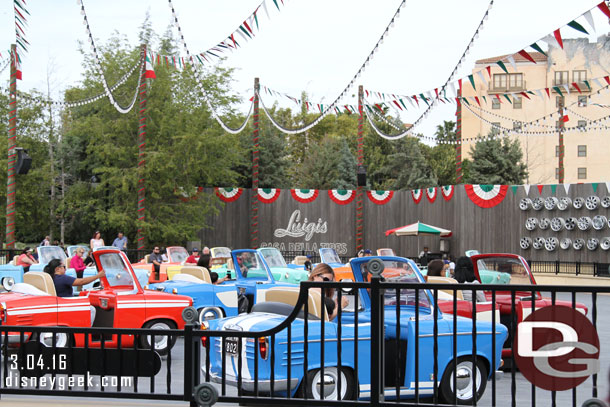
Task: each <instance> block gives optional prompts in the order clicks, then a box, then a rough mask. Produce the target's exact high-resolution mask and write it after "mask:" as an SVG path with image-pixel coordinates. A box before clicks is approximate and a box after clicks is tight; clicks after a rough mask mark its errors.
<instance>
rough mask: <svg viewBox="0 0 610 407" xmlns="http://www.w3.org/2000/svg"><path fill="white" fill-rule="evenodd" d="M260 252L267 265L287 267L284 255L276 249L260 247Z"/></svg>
mask: <svg viewBox="0 0 610 407" xmlns="http://www.w3.org/2000/svg"><path fill="white" fill-rule="evenodd" d="M260 253H261V254H262V255H263V258H264V259H265V261H266V262H267V265H268V266H269V267H288V266H287V265H286V261H285V260H284V256H282V253H280V251H279V250H278V249H275V248H273V249H261V251H260Z"/></svg>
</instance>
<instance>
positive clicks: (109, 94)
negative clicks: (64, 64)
mask: <svg viewBox="0 0 610 407" xmlns="http://www.w3.org/2000/svg"><path fill="white" fill-rule="evenodd" d="M76 1H77V4H79V5H80V6H81V14H82V15H83V23H84V25H85V31H86V32H87V36H88V39H89V45H90V47H91V51H92V52H93V57H94V59H95V68H96V70H97V73H98V75H100V77H101V78H102V85H103V86H104V92H105V94H106V96H107V97H108V100H110V104H112V106H114V108H115V109H116V110H117V111H118V112H119V113H122V114H126V113H129V112H130V111H131V109H132V108H133V107H134V106H135V104H136V100H137V99H138V89H140V84H141V83H142V73H143V72H144V71H143V70H144V63H143V61H141V62H140V74H139V75H138V84H137V86H136V89H135V92H134V95H133V98H132V100H131V103H130V104H129V105H128V106H127V107H123V106H121V105H120V104H119V103H118V102H117V101H116V100H115V98H114V95H113V94H112V91H111V90H110V87H109V86H108V82H107V81H106V76H105V75H104V70H103V68H102V62H101V61H100V57H99V55H98V53H97V48H96V46H95V41H94V40H93V35H92V34H91V28H90V27H89V20H88V19H87V13H86V12H85V4H84V3H83V0H76Z"/></svg>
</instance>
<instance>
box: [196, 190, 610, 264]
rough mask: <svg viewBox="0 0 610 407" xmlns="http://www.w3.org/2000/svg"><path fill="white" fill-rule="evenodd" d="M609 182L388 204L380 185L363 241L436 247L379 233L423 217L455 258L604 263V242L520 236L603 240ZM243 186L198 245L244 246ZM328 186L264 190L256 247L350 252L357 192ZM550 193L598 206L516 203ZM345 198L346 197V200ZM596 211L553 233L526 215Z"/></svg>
mask: <svg viewBox="0 0 610 407" xmlns="http://www.w3.org/2000/svg"><path fill="white" fill-rule="evenodd" d="M608 184H610V183H599V184H574V185H568V186H567V187H566V186H564V185H556V186H551V185H544V186H537V185H532V186H530V187H529V188H528V187H526V186H523V185H519V186H501V187H500V186H496V187H495V188H494V189H492V190H490V191H488V189H489V187H486V186H474V187H473V188H471V187H470V186H464V185H457V186H453V187H444V188H435V189H428V190H418V191H393V193H392V194H393V195H392V196H391V198H390V199H389V200H388V199H387V194H386V201H387V202H384V201H383V199H382V198H383V195H381V192H383V191H377V192H376V193H375V194H373V195H374V196H373V198H371V197H369V196H368V195H367V196H365V199H364V200H365V202H364V209H365V210H364V225H365V228H364V247H365V248H368V249H371V250H373V251H374V250H376V249H378V248H383V247H389V248H392V249H394V251H395V252H396V253H397V254H399V255H402V256H416V255H417V252H418V250H422V249H423V247H424V246H428V247H429V248H430V251H431V252H436V253H438V252H440V251H441V239H440V238H439V237H436V236H419V237H396V236H388V237H386V236H385V233H384V232H385V231H386V230H388V229H391V228H395V227H398V226H403V225H407V224H410V223H414V222H417V221H421V222H424V223H428V224H431V225H434V226H439V227H442V228H445V229H450V230H451V231H453V235H452V236H451V237H449V238H446V239H443V240H446V241H447V242H446V243H443V244H445V245H448V246H446V248H447V249H448V252H449V254H450V255H452V256H454V257H457V256H460V255H463V254H464V252H465V251H466V250H471V249H476V250H479V251H480V252H486V253H490V252H497V253H502V252H508V253H518V254H521V255H522V256H524V257H526V258H528V259H534V260H540V261H555V260H559V261H578V262H593V263H607V262H608V255H609V254H610V252H609V251H606V250H603V249H602V248H601V246H598V247H597V249H595V250H589V249H588V248H587V246H586V244H585V246H584V247H583V248H582V249H580V250H575V249H574V248H573V245H570V247H569V248H568V249H562V248H560V246H559V245H558V244H557V246H556V248H555V250H553V251H549V250H547V249H545V248H544V247H543V248H541V249H535V248H533V245H530V247H529V249H522V248H521V247H520V240H521V239H522V238H524V237H529V238H530V239H532V241H534V240H535V238H537V237H542V238H545V239H548V238H552V237H555V238H557V240H558V241H561V240H562V239H564V238H569V239H571V241H572V242H574V241H575V240H576V239H584V241H585V242H587V240H588V239H590V238H596V239H597V240H598V241H600V242H601V241H602V239H603V238H605V237H610V227H609V225H608V218H609V217H610V208H607V207H605V206H604V205H602V203H605V204H608V203H610V197H609V196H610V191H609V189H608ZM566 190H567V191H566ZM223 191H225V190H224V189H212V188H206V189H205V193H206V196H208V197H210V196H211V197H213V199H218V196H220V197H221V199H222V200H227V198H225V196H224V195H223V194H222V192H223ZM235 191H236V190H233V192H235ZM240 191H241V195H239V197H238V198H237V199H234V200H232V201H230V202H224V204H223V207H222V208H221V210H220V213H219V214H218V215H216V216H214V217H212V218H210V219H209V220H208V227H206V228H203V229H202V230H201V231H200V235H199V237H200V239H201V243H202V244H203V245H207V246H210V247H212V246H228V247H231V248H245V247H248V246H249V242H250V233H251V231H250V228H249V225H250V222H249V217H250V210H249V209H250V207H251V206H250V202H251V199H253V198H254V197H253V194H252V191H251V190H248V189H244V190H240ZM332 192H333V191H330V192H329V191H326V190H319V191H314V190H297V191H296V192H293V191H291V190H289V189H283V190H280V191H279V196H278V195H277V194H278V192H277V191H275V192H274V191H273V190H272V191H269V190H263V191H261V193H262V194H263V193H264V194H265V195H264V198H265V200H263V201H261V202H260V203H259V205H258V208H259V210H258V212H259V227H258V234H259V240H258V241H259V242H260V245H261V246H275V247H278V248H279V249H280V250H283V251H300V250H305V251H317V249H318V248H320V247H334V248H335V249H336V250H337V253H339V255H344V256H353V255H355V242H356V239H355V237H356V236H355V233H356V201H355V200H351V201H349V196H350V194H352V193H353V194H354V196H355V192H356V191H335V194H334V195H333V196H332V197H331V193H332ZM477 193H478V194H477ZM418 194H419V195H418ZM314 196H315V198H314ZM550 197H556V198H558V199H559V198H561V197H569V198H570V199H571V200H572V201H574V200H575V199H576V198H579V197H580V198H583V199H585V200H587V198H589V202H588V203H589V206H590V207H591V206H592V205H591V203H594V202H597V200H596V199H593V198H590V197H598V198H599V200H600V202H597V205H596V207H595V209H589V208H587V207H586V206H585V205H582V207H581V208H580V209H577V208H575V207H574V205H573V204H570V205H568V207H567V209H565V210H560V209H558V208H557V207H556V206H555V208H553V209H550V210H549V209H547V208H545V207H544V206H543V207H542V209H540V210H535V209H533V208H532V207H531V205H530V206H529V208H528V209H526V210H522V209H520V207H519V204H520V202H521V201H522V199H524V198H529V199H530V200H532V201H534V200H536V199H537V198H542V199H545V200H547V198H550ZM233 198H234V197H233ZM418 198H419V200H418ZM604 198H605V200H604ZM307 200H309V202H306V201H307ZM548 200H549V201H551V199H548ZM346 201H348V202H347V203H345V202H346ZM416 201H417V202H416ZM266 202H269V203H266ZM337 202H340V203H337ZM550 206H552V205H550ZM595 216H598V221H600V220H603V219H605V224H604V227H603V228H602V229H601V230H597V229H595V228H593V227H592V226H590V227H589V228H588V229H587V230H580V229H579V228H578V226H576V227H575V228H574V229H573V230H566V228H565V227H563V228H562V229H561V230H559V231H554V230H552V229H551V227H550V226H548V227H547V228H546V229H541V228H540V227H539V226H537V227H536V228H535V229H534V230H531V231H530V230H527V229H526V226H525V224H526V221H527V219H528V218H535V219H536V221H537V223H540V221H541V220H542V219H543V218H546V219H548V220H549V221H550V220H551V219H553V218H561V219H564V220H565V219H567V218H570V217H572V218H576V219H579V218H582V217H588V218H590V219H593V218H594V217H595ZM602 217H603V218H602Z"/></svg>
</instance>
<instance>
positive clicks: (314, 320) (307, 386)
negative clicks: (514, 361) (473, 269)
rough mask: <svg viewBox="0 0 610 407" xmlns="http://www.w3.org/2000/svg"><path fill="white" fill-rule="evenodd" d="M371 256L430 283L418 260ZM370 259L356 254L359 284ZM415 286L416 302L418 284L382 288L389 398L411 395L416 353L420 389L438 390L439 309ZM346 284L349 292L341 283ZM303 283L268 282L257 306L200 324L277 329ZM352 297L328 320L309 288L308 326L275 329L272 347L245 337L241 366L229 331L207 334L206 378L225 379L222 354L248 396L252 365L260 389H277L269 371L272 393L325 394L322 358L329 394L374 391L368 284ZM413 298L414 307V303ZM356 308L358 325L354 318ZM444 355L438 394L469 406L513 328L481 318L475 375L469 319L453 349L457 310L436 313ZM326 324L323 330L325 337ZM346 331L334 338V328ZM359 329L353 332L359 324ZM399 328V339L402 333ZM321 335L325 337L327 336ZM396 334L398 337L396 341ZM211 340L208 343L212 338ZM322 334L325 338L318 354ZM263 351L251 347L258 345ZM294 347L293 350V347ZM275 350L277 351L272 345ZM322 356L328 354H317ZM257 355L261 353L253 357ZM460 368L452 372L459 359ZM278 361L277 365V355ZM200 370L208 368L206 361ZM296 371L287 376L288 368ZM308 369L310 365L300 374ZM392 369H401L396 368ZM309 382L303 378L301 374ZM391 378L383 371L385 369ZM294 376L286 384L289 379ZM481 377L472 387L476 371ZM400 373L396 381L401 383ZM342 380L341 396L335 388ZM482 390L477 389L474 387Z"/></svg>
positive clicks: (408, 279)
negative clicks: (272, 284) (288, 285)
mask: <svg viewBox="0 0 610 407" xmlns="http://www.w3.org/2000/svg"><path fill="white" fill-rule="evenodd" d="M373 259H375V260H372V261H377V262H381V263H378V265H381V264H382V265H383V266H382V267H379V268H380V269H382V270H383V274H382V275H383V276H384V278H385V281H387V282H392V283H395V282H400V283H402V282H405V283H424V280H423V277H422V275H421V273H420V272H419V269H418V268H417V266H416V264H415V263H414V262H413V261H411V260H409V259H405V258H400V257H377V258H375V257H373ZM370 261H371V257H367V258H358V259H353V260H352V261H351V262H350V264H351V267H352V270H353V273H354V277H355V279H356V282H363V281H365V278H363V276H366V275H367V271H366V270H367V269H366V268H367V265H369V264H372V263H369V262H370ZM424 288H425V286H422V289H421V290H419V298H418V299H417V300H416V298H415V296H416V294H415V290H414V289H406V288H405V289H401V290H400V298H396V290H395V289H390V290H387V291H385V294H384V297H383V299H384V303H385V309H384V322H385V339H386V340H385V366H386V372H392V374H391V375H389V377H386V379H387V380H386V386H387V387H386V388H385V390H384V393H385V398H386V399H391V398H395V397H396V385H397V384H398V386H399V397H400V398H413V397H414V396H415V387H416V386H415V362H414V361H415V358H416V357H418V358H419V360H418V362H419V364H418V366H419V372H418V384H419V386H418V387H419V395H420V396H422V397H426V396H430V395H432V394H433V392H434V379H433V377H434V376H433V375H434V362H435V357H434V319H433V318H434V311H433V307H432V304H433V297H432V295H431V294H430V292H429V291H428V290H426V289H424ZM344 291H345V290H344ZM356 295H357V296H358V297H359V300H358V309H355V306H354V305H355V304H356V302H355V301H354V300H355V296H356ZM297 296H298V289H292V290H291V289H271V290H269V291H268V292H267V299H268V300H269V302H265V303H258V304H256V305H255V306H254V307H253V309H252V312H251V313H250V314H246V315H239V316H237V317H231V318H224V319H219V320H213V321H204V323H203V325H202V328H203V329H208V330H222V331H250V332H258V331H265V330H269V329H272V328H273V327H276V326H278V325H279V324H280V323H282V322H283V321H284V320H285V319H286V315H288V314H289V313H291V312H292V310H293V308H294V305H295V304H296V301H297V300H296V297H297ZM347 296H348V299H349V300H350V301H349V304H348V305H347V306H346V307H345V308H344V309H343V311H342V317H341V321H337V320H333V321H329V320H328V313H327V311H326V309H325V307H321V306H320V304H321V303H322V302H321V298H320V292H319V291H318V290H315V289H311V290H310V291H309V303H308V304H309V305H308V310H309V314H310V315H309V316H308V318H307V325H305V320H304V319H303V315H302V314H301V315H299V316H298V317H297V318H296V319H295V320H294V321H293V322H292V323H291V326H290V331H291V337H290V338H291V339H290V340H289V337H288V329H284V330H282V331H279V332H277V333H276V334H275V347H273V346H270V340H271V337H261V338H258V340H253V339H250V338H249V339H246V338H243V339H242V344H241V365H242V368H241V371H240V372H238V366H239V357H238V356H239V355H238V350H239V346H238V345H239V339H237V338H236V337H227V338H226V340H225V342H224V347H223V346H222V341H221V338H220V337H214V335H213V332H212V333H211V335H210V336H209V338H208V339H206V341H205V342H204V343H205V344H206V345H208V346H209V348H210V368H209V369H210V371H209V373H210V378H211V380H212V381H214V382H221V381H222V373H223V359H226V360H225V363H224V374H225V380H226V383H227V384H230V385H234V386H237V384H238V383H239V381H238V373H240V376H241V377H240V380H241V386H242V390H243V391H244V394H252V392H253V391H254V383H255V380H254V378H255V366H258V391H259V393H260V394H263V395H265V394H267V395H269V394H270V393H271V372H275V373H274V380H273V386H274V387H273V389H274V390H273V393H274V394H276V395H281V396H286V395H287V394H288V393H289V394H290V395H291V396H296V397H304V396H305V395H306V396H307V397H308V398H310V399H321V394H320V388H321V386H320V384H321V376H322V374H321V370H320V368H321V366H322V362H323V364H324V399H327V400H339V399H356V398H359V399H369V398H370V396H371V394H370V391H371V380H370V356H371V353H372V352H375V350H371V301H370V295H369V292H368V290H367V289H365V288H362V289H357V290H353V292H352V293H351V294H347ZM397 301H398V303H399V308H400V314H399V315H400V326H399V327H400V329H399V334H398V335H397V332H396V330H397V329H396V328H397V326H396V325H397V319H396V313H397V312H396V308H397V306H396V304H397ZM416 304H418V306H417V307H416ZM416 309H418V310H419V337H418V338H417V339H416V337H415V324H416V322H415V318H414V316H415V313H416V312H417V311H416ZM356 314H357V325H356ZM437 315H438V320H437V328H438V336H437V341H438V354H437V356H436V363H437V368H438V370H437V372H438V376H437V377H438V378H439V380H438V394H439V396H440V398H441V399H442V400H443V401H445V402H448V403H451V404H453V400H454V395H455V396H456V397H457V401H458V403H459V404H468V403H470V404H472V401H473V398H474V397H475V394H476V398H477V399H479V398H480V397H481V396H482V394H483V392H484V390H485V387H486V383H487V379H488V377H489V376H490V373H491V372H492V369H493V370H496V369H498V368H499V367H500V363H501V352H502V344H503V343H504V340H505V339H506V337H507V329H506V327H504V326H503V325H501V324H496V326H495V331H494V330H493V329H492V324H491V323H490V322H485V321H476V329H477V335H476V353H477V360H476V374H474V367H473V360H472V352H473V337H472V328H473V320H472V319H468V318H462V317H457V331H456V332H455V334H457V335H456V336H455V337H456V338H457V344H456V346H457V353H456V354H453V338H454V332H453V318H454V317H453V316H452V315H444V314H443V313H442V312H440V311H438V313H437ZM322 324H323V325H324V338H322V335H321V332H322V329H321V327H322ZM339 327H340V329H341V336H340V338H339V337H338V332H339V331H338V329H339ZM356 327H357V336H356V334H355V331H356V330H355V328H356ZM305 329H307V332H308V333H307V343H308V351H307V366H306V368H305V367H304V365H303V363H304V360H305V359H304V351H305V349H304V346H305V345H304V342H305V335H304V332H305ZM493 332H495V335H496V338H495V339H496V349H492V335H493ZM397 336H398V338H397ZM321 339H322V340H321ZM354 339H356V340H357V346H358V347H357V355H358V357H357V360H358V365H357V367H356V364H355V362H354V357H355V355H354V353H355V346H354V344H355V341H354ZM397 339H398V340H397ZM416 340H417V341H418V346H419V349H418V354H417V355H416V353H415V343H416ZM208 341H209V342H208ZM321 342H323V343H324V352H323V353H322V347H321ZM338 342H340V343H341V365H339V362H338V346H337V343H338ZM255 346H256V347H258V349H254V347H255ZM289 346H290V348H289ZM271 352H274V353H275V355H274V356H273V357H271V355H270V353H271ZM492 353H495V366H492V360H493V359H492ZM321 354H323V355H324V360H323V361H322V360H321ZM255 356H256V357H257V359H258V360H256V361H255V360H254V358H255ZM454 359H455V360H456V363H457V369H456V370H454V363H453V360H454ZM272 360H274V366H273V368H272V367H271V361H272ZM203 369H204V374H205V373H206V371H205V369H206V368H205V367H204V368H203ZM288 369H290V375H288ZM304 371H306V372H307V373H304ZM393 372H400V373H399V374H398V375H395V374H394V373H393ZM455 372H457V390H455V389H454V388H453V377H454V375H455ZM305 374H306V375H307V380H306V381H305V380H303V377H304V375H305ZM386 376H387V375H386ZM288 377H290V382H288ZM475 377H476V385H475V380H474V378H475ZM395 380H396V381H395ZM339 381H340V382H341V386H340V389H341V394H339V385H338V383H339ZM475 388H476V391H475V390H474V389H475Z"/></svg>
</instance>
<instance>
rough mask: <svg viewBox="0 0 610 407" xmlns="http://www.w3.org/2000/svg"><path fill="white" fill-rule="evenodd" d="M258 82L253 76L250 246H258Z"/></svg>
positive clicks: (253, 247)
mask: <svg viewBox="0 0 610 407" xmlns="http://www.w3.org/2000/svg"><path fill="white" fill-rule="evenodd" d="M259 89H260V84H259V80H258V78H254V111H253V114H252V118H253V119H252V128H253V130H252V144H253V145H252V194H251V198H250V199H251V200H252V201H251V202H252V212H251V219H250V247H251V248H252V249H256V248H258V160H259V157H258V153H259V149H260V145H259V143H258V139H259V136H260V134H259V117H258V91H259Z"/></svg>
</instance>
